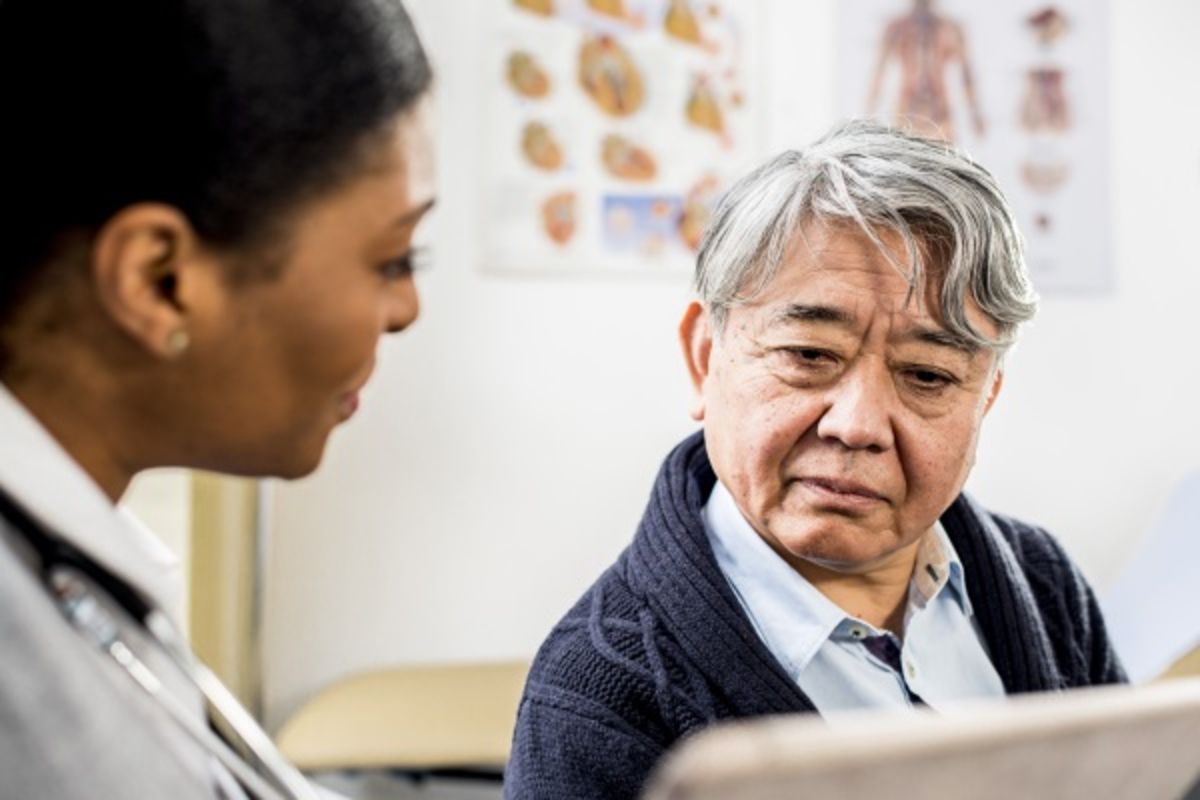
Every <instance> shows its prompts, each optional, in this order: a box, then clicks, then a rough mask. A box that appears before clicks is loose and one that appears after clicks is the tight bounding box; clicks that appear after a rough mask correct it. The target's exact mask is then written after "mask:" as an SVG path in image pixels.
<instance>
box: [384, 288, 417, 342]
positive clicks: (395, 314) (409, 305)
mask: <svg viewBox="0 0 1200 800" xmlns="http://www.w3.org/2000/svg"><path fill="white" fill-rule="evenodd" d="M387 303H388V305H387V311H386V314H387V317H386V321H385V323H384V330H385V331H386V332H387V333H399V332H400V331H402V330H404V329H405V328H407V327H408V326H409V325H412V324H413V323H414V322H416V321H417V317H418V316H420V314H421V298H420V296H419V295H418V294H417V284H416V283H415V282H414V281H413V279H412V278H411V277H409V278H405V279H403V280H399V281H396V283H395V284H394V285H393V286H392V287H391V291H390V292H389V294H388V301H387Z"/></svg>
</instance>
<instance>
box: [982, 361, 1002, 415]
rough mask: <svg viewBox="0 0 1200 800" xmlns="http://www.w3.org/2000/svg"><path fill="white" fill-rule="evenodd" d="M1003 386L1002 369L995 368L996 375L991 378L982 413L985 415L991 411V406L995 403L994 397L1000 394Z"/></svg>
mask: <svg viewBox="0 0 1200 800" xmlns="http://www.w3.org/2000/svg"><path fill="white" fill-rule="evenodd" d="M1003 385H1004V367H999V366H998V367H996V374H995V375H993V376H992V388H991V389H990V390H989V391H988V398H987V402H986V403H985V404H984V406H983V413H984V414H987V413H988V412H989V411H991V410H992V405H993V404H994V403H995V402H996V397H997V396H998V395H999V394H1000V387H1001V386H1003Z"/></svg>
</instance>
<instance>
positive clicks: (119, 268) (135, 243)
mask: <svg viewBox="0 0 1200 800" xmlns="http://www.w3.org/2000/svg"><path fill="white" fill-rule="evenodd" d="M197 249H198V240H197V237H196V234H195V232H194V231H193V229H192V226H191V224H190V223H189V222H188V220H187V218H186V217H185V216H184V215H183V214H182V213H181V212H180V211H179V210H178V209H175V208H173V207H171V206H168V205H162V204H157V203H139V204H136V205H132V206H128V207H126V208H124V209H122V210H121V211H119V212H117V213H116V214H115V215H114V216H113V217H112V218H111V219H109V220H108V222H106V223H105V224H104V226H103V227H102V228H101V229H100V232H99V234H98V235H97V236H96V239H95V242H94V244H93V247H92V257H91V275H92V279H93V280H94V281H95V284H96V293H97V296H98V297H99V299H100V305H101V306H102V307H103V308H104V310H105V311H106V312H107V313H108V315H109V317H110V318H111V319H112V320H113V322H114V323H116V325H117V327H118V328H120V329H121V330H122V331H124V332H125V333H126V334H128V335H129V337H130V338H132V339H133V340H134V341H135V342H137V343H138V344H140V345H141V346H142V347H143V348H144V349H145V350H146V351H147V352H149V353H152V354H154V355H155V356H157V357H159V358H164V359H172V358H177V357H178V356H180V355H182V354H183V352H184V351H185V350H186V349H187V347H188V341H189V331H188V327H187V315H186V310H187V309H186V304H185V303H184V302H183V301H182V299H181V298H182V297H183V296H184V287H183V285H182V284H183V282H184V280H183V273H184V269H183V267H184V265H185V263H186V262H187V260H188V259H189V258H191V257H192V256H193V254H195V253H196V251H197Z"/></svg>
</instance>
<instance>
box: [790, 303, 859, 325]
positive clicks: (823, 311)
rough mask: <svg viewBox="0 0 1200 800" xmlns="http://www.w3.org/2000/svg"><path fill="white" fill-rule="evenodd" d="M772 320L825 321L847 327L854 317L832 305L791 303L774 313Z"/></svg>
mask: <svg viewBox="0 0 1200 800" xmlns="http://www.w3.org/2000/svg"><path fill="white" fill-rule="evenodd" d="M772 322H776V323H780V322H783V323H787V322H827V323H831V324H833V325H838V326H839V327H843V328H849V327H852V326H853V325H854V317H852V316H851V315H850V314H849V312H847V311H844V310H842V309H840V308H835V307H834V306H822V305H808V304H805V303H791V304H790V305H787V306H785V307H784V308H782V309H780V310H779V312H778V313H777V314H775V316H774V318H773V320H772Z"/></svg>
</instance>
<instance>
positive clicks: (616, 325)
mask: <svg viewBox="0 0 1200 800" xmlns="http://www.w3.org/2000/svg"><path fill="white" fill-rule="evenodd" d="M407 2H408V3H409V5H410V7H411V8H412V11H413V14H414V16H415V18H416V20H417V23H418V25H419V26H420V27H421V29H422V31H423V33H424V35H425V36H426V37H427V40H428V44H429V49H430V51H431V54H432V56H433V58H434V61H435V62H436V66H437V70H438V78H437V82H438V85H437V94H438V101H437V105H438V108H437V116H438V123H439V128H438V145H439V148H440V149H439V159H438V161H439V171H440V172H439V181H440V198H439V203H438V210H437V211H436V214H435V216H434V218H433V219H432V220H431V221H430V224H429V226H428V230H426V231H425V236H426V237H427V239H428V241H429V243H430V244H431V246H432V251H433V255H434V258H433V267H432V269H431V270H430V271H428V272H427V273H424V274H421V275H419V276H418V283H419V286H420V289H421V292H422V301H423V312H422V318H421V320H420V321H419V323H418V324H417V325H416V326H415V327H414V328H413V329H411V331H409V332H406V333H404V334H403V335H401V336H399V337H396V338H394V339H393V340H392V341H390V342H388V343H387V344H386V345H385V346H384V348H383V352H382V358H381V362H380V367H379V371H378V373H377V375H376V376H375V379H374V382H373V384H372V385H371V387H370V388H369V389H368V391H367V393H366V395H365V397H364V401H363V408H362V410H361V412H360V414H359V415H358V416H357V417H356V418H355V419H354V420H353V421H352V422H351V423H350V424H349V425H347V426H346V427H345V428H344V429H343V430H341V431H339V432H338V433H337V434H335V437H334V439H333V442H332V445H331V447H330V449H329V452H328V458H327V459H326V461H325V463H324V465H323V466H322V468H321V470H320V471H319V472H318V473H317V474H316V475H314V476H313V477H311V478H309V479H307V480H304V481H301V482H299V483H294V484H274V485H273V487H272V497H273V501H272V507H271V513H270V517H271V526H270V546H269V558H268V563H267V569H266V573H265V574H266V583H265V622H264V638H263V642H262V644H263V648H264V652H263V656H264V659H263V663H264V691H265V694H264V699H265V710H266V715H267V721H268V724H270V725H277V724H278V723H279V722H280V721H281V720H282V719H284V718H285V717H286V715H287V714H288V713H290V712H291V711H292V710H294V708H295V707H296V705H297V704H298V703H299V702H301V701H303V700H304V699H305V698H306V697H308V696H309V695H311V694H312V693H313V692H314V691H316V690H318V689H319V688H321V687H322V686H323V685H325V684H327V683H328V682H330V681H332V680H335V679H337V678H339V677H341V676H343V675H346V674H348V673H351V672H354V671H358V670H362V669H366V668H371V667H375V666H380V665H386V664H392V663H428V662H442V661H468V660H480V659H506V658H526V657H529V656H531V655H532V653H533V651H534V650H535V649H536V647H537V645H538V643H539V642H540V640H541V638H542V636H543V635H544V634H545V633H546V631H547V630H548V629H549V628H550V626H551V625H552V624H553V623H554V621H555V620H556V619H557V618H558V616H559V615H561V614H562V612H563V611H565V610H566V608H567V607H568V606H569V605H570V604H571V603H572V602H573V601H574V599H575V598H576V597H577V596H578V594H579V593H580V592H581V591H582V590H583V589H584V588H585V587H586V586H587V585H588V584H589V583H590V582H591V580H592V579H593V578H594V577H595V576H596V575H597V574H598V573H599V572H600V571H601V570H602V569H603V568H604V567H605V566H606V565H607V564H608V563H609V562H610V561H611V560H612V559H613V558H614V557H615V556H616V555H617V554H618V552H620V550H621V549H622V548H623V547H624V546H625V544H626V543H627V542H628V541H629V539H630V537H631V535H632V532H633V529H634V527H635V525H636V523H637V520H638V517H639V515H640V513H641V510H642V507H643V505H644V503H645V500H646V496H647V492H648V490H649V488H650V484H651V481H652V479H653V477H654V474H655V472H656V470H657V468H658V465H659V462H660V461H661V459H662V457H663V456H664V455H665V453H666V452H667V450H668V449H669V448H670V447H671V446H672V445H673V444H674V443H675V442H676V441H677V440H678V439H680V438H681V437H683V436H684V435H685V434H687V433H688V432H689V431H691V430H693V429H694V427H695V426H694V423H693V422H691V420H690V419H689V418H688V416H687V413H686V409H687V402H688V392H689V389H688V385H687V382H686V377H685V372H684V368H683V365H682V363H681V361H680V357H679V350H678V346H677V344H676V339H675V327H676V323H677V320H678V318H679V315H680V313H681V311H682V309H683V306H684V303H685V302H686V301H687V299H688V298H689V288H688V286H687V280H686V277H685V276H681V277H670V278H649V277H641V278H630V277H622V276H608V275H596V274H591V275H588V276H575V277H562V276H552V275H546V274H541V275H538V274H531V275H528V276H521V277H512V276H499V275H496V274H489V273H488V272H487V271H486V269H485V267H486V265H485V264H483V263H481V258H482V251H481V248H480V246H479V237H478V235H477V231H478V229H479V225H480V220H481V214H482V213H483V209H482V208H481V206H482V203H481V201H480V200H479V196H480V192H479V187H480V183H479V181H480V177H479V176H480V174H481V164H480V152H481V150H482V149H483V148H481V146H480V137H482V136H487V135H488V133H487V129H486V127H485V125H484V117H483V109H482V108H481V106H480V98H479V92H480V90H479V84H480V77H479V76H480V75H481V74H482V70H483V65H482V54H483V53H484V52H485V51H486V47H485V46H484V42H483V41H482V37H483V36H484V26H483V25H481V24H479V23H478V22H477V20H479V19H480V18H481V17H482V15H483V14H485V13H486V6H487V2H485V0H470V2H468V1H467V0H458V1H456V2H445V0H407ZM1111 7H1112V21H1111V32H1112V33H1111V35H1112V43H1111V47H1112V61H1111V63H1112V76H1111V77H1112V88H1111V109H1112V115H1113V117H1112V140H1111V148H1112V149H1111V152H1112V157H1113V163H1112V171H1111V175H1112V182H1113V186H1112V198H1113V199H1112V203H1113V208H1112V220H1113V229H1112V230H1111V231H1106V230H1100V229H1097V230H1096V232H1095V234H1096V235H1097V236H1109V237H1110V239H1111V243H1112V248H1113V249H1112V252H1113V258H1114V270H1115V288H1114V289H1113V291H1112V292H1110V293H1105V294H1100V295H1092V296H1064V295H1057V296H1056V295H1051V296H1048V297H1046V298H1044V301H1043V304H1042V309H1041V313H1040V315H1039V317H1038V319H1037V321H1036V323H1035V324H1033V325H1032V326H1030V327H1029V328H1028V330H1027V332H1026V333H1025V335H1024V338H1023V340H1022V342H1021V343H1020V345H1019V347H1018V348H1017V349H1016V351H1015V352H1013V353H1012V355H1011V356H1010V359H1009V363H1008V370H1007V378H1006V382H1005V386H1004V390H1003V392H1002V394H1001V397H1000V400H999V402H998V404H997V406H996V407H995V409H994V410H993V412H992V413H991V416H990V418H989V419H988V421H987V423H986V424H985V427H984V433H983V440H982V444H981V447H980V452H979V463H978V466H977V468H976V470H975V472H974V474H973V476H972V478H971V481H970V484H969V488H970V489H971V490H972V491H974V492H975V493H976V495H977V496H978V497H980V498H981V499H982V500H983V501H984V502H985V503H986V504H988V505H990V506H991V507H993V508H996V509H998V510H1002V511H1004V512H1006V513H1010V514H1013V515H1016V516H1020V517H1024V518H1027V519H1030V520H1034V521H1036V522H1038V523H1041V524H1044V525H1046V526H1048V527H1049V528H1050V529H1051V530H1052V531H1054V532H1055V533H1056V534H1057V535H1058V536H1059V537H1060V538H1061V539H1062V541H1063V542H1065V544H1066V546H1067V547H1068V549H1069V550H1070V551H1071V553H1072V554H1073V555H1074V556H1075V557H1076V558H1077V559H1078V561H1079V562H1080V563H1081V565H1082V566H1083V568H1084V570H1085V571H1086V572H1087V573H1088V575H1089V576H1090V577H1091V579H1092V580H1093V581H1094V582H1095V583H1096V584H1097V585H1098V586H1099V587H1101V588H1102V587H1103V586H1105V585H1106V584H1107V583H1108V582H1110V581H1111V580H1112V579H1113V577H1114V576H1115V575H1117V574H1118V573H1119V571H1120V568H1121V565H1122V564H1123V562H1124V561H1125V560H1126V559H1127V558H1128V557H1129V556H1130V555H1131V553H1132V552H1133V551H1134V550H1135V548H1136V547H1137V546H1138V543H1139V539H1140V537H1141V536H1142V535H1143V534H1144V533H1145V531H1146V529H1147V528H1148V526H1149V524H1150V522H1151V521H1152V518H1153V515H1154V514H1155V513H1156V511H1157V509H1158V508H1159V507H1160V505H1161V504H1162V503H1163V501H1164V499H1165V498H1166V496H1167V494H1168V493H1169V491H1170V489H1171V487H1172V485H1173V484H1175V483H1176V482H1178V481H1179V480H1180V479H1181V478H1182V477H1183V476H1184V475H1185V474H1187V473H1188V472H1189V471H1191V470H1194V469H1197V468H1200V412H1197V410H1196V409H1197V406H1198V405H1200V403H1198V398H1200V358H1198V357H1197V356H1196V343H1197V340H1198V338H1200V337H1198V334H1197V332H1196V326H1197V322H1196V320H1197V319H1198V318H1200V313H1198V310H1200V255H1198V253H1200V249H1198V245H1197V230H1198V229H1200V225H1198V222H1197V221H1198V220H1200V133H1198V132H1200V103H1197V102H1196V89H1195V86H1194V78H1195V76H1196V75H1200V47H1197V36H1198V35H1200V3H1195V2H1192V0H1173V1H1169V0H1113V2H1112V4H1111ZM835 12H836V8H835V0H819V1H817V0H805V1H804V2H792V0H787V1H786V2H785V0H778V2H774V3H770V4H769V10H768V13H769V14H770V25H769V26H767V28H766V30H765V31H764V40H763V42H764V43H763V47H764V50H763V51H762V53H763V56H764V58H765V60H766V63H767V69H766V70H765V72H766V81H765V85H764V87H763V89H764V92H765V97H766V99H767V101H768V102H767V108H766V109H765V111H764V113H765V117H764V124H765V128H766V131H767V134H766V141H765V143H764V144H765V147H764V153H766V152H774V151H776V150H778V149H780V148H783V147H787V146H798V145H803V144H804V143H806V142H808V141H810V140H811V139H813V138H814V137H815V136H816V135H818V134H819V133H820V132H822V131H823V130H824V129H825V128H827V127H828V125H830V124H831V123H832V122H833V121H834V119H835V117H834V113H835V112H834V110H835V108H836V106H837V104H836V102H835V101H836V98H835V97H834V88H833V81H832V78H831V73H832V70H833V64H834V62H835V57H834V56H835V54H834V51H833V47H834V44H833V42H834V35H833V33H834V25H835ZM1191 566H1192V568H1193V569H1196V570H1197V571H1200V568H1198V567H1196V565H1191ZM1197 578H1200V575H1197V576H1195V578H1193V579H1197Z"/></svg>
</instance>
